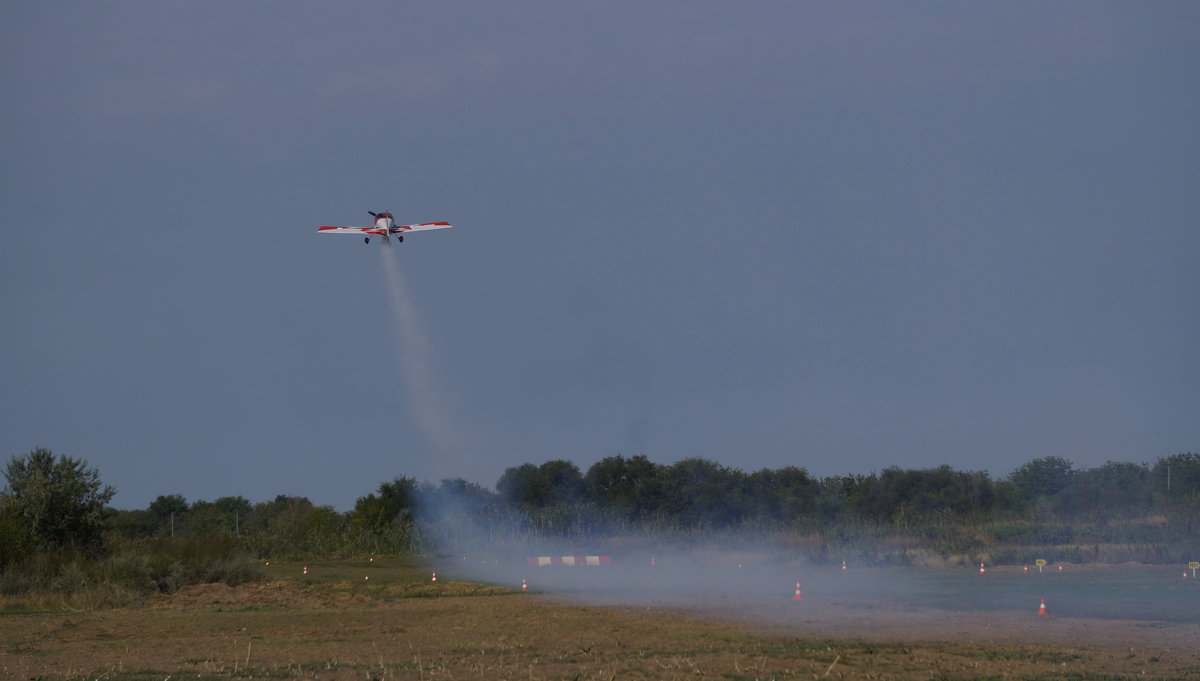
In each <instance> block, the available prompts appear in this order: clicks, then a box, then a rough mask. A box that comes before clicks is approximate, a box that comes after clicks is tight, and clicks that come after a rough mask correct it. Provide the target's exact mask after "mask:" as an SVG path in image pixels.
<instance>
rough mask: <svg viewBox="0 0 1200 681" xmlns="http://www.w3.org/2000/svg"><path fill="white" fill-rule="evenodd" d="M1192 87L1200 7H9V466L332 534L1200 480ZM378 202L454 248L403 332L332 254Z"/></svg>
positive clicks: (141, 498)
mask: <svg viewBox="0 0 1200 681" xmlns="http://www.w3.org/2000/svg"><path fill="white" fill-rule="evenodd" d="M1198 72H1200V4H1198V3H1195V2H1150V3H1130V2H1099V1H1091V0H1089V1H1086V2H996V3H990V4H988V3H975V2H970V3H964V2H904V3H899V2H878V3H876V2H868V3H857V2H840V1H839V2H827V3H801V2H695V1H687V2H682V1H681V2H655V1H652V0H638V1H637V2H595V3H577V2H560V1H557V0H554V1H546V2H507V3H479V2H464V3H456V2H428V3H396V2H338V3H332V2H330V3H317V2H272V1H254V2H244V1H238V2H211V1H205V2H137V3H134V2H106V3H100V2H55V3H5V4H4V5H3V7H0V87H2V88H3V93H4V94H3V106H0V125H2V128H3V135H2V136H0V145H2V146H0V173H2V175H0V215H2V216H3V233H4V236H3V244H2V245H0V311H2V316H0V320H2V323H3V329H4V332H3V334H2V335H0V455H2V456H3V457H4V458H5V459H7V458H8V457H10V456H13V455H20V454H24V453H27V452H28V451H30V450H32V449H33V448H34V447H37V446H42V447H48V448H50V449H52V450H54V451H55V452H58V453H62V454H68V455H70V456H74V457H79V458H84V459H87V460H88V462H89V463H90V464H92V465H93V466H95V467H97V468H99V469H100V472H101V474H102V477H103V479H104V480H105V481H106V482H108V483H110V484H112V485H114V486H115V487H116V488H117V489H118V495H117V497H116V499H115V504H116V505H117V506H120V507H124V508H139V507H144V506H145V505H146V504H147V503H149V501H151V500H152V499H153V498H154V497H155V496H157V495H159V494H170V493H179V494H183V495H184V496H186V497H187V498H188V499H189V500H196V499H210V500H211V499H213V498H216V497H220V496H225V495H239V494H240V495H244V496H246V497H248V498H250V499H251V500H254V501H261V500H267V499H270V498H273V497H274V496H275V495H277V494H281V493H286V494H297V495H305V496H308V497H309V498H311V499H312V500H313V501H314V502H316V503H321V504H333V505H335V506H337V507H338V508H347V507H349V506H350V505H352V504H353V501H354V499H355V498H356V497H358V496H361V495H364V494H366V493H368V492H371V491H373V490H374V489H375V488H376V487H377V486H378V484H379V483H380V482H382V481H384V480H389V479H391V478H392V477H394V476H397V475H412V476H415V477H417V478H420V479H427V480H430V481H437V480H439V479H441V478H444V477H464V478H467V479H469V480H473V481H476V482H480V483H482V484H484V485H485V486H489V487H490V486H491V485H493V484H494V483H495V481H496V479H497V477H498V476H499V475H500V474H501V473H502V472H503V470H504V469H505V468H506V467H508V466H513V465H517V464H520V463H524V462H532V463H541V462H542V461H545V460H548V459H553V458H566V459H570V460H573V461H575V462H577V463H578V464H579V465H580V467H581V468H584V469H586V468H587V466H589V465H591V464H592V463H594V462H596V461H598V460H599V459H601V458H603V457H605V456H611V455H614V454H618V453H620V454H626V455H633V454H641V453H644V454H646V455H647V456H649V457H650V458H651V459H653V460H655V461H658V462H661V463H670V462H673V461H676V460H678V459H681V458H685V457H693V456H699V457H705V458H710V459H714V460H717V461H719V462H721V463H722V464H725V465H729V466H734V467H738V468H741V469H744V470H747V471H750V470H757V469H759V468H763V467H770V468H777V467H781V466H785V465H798V466H803V467H805V468H807V469H808V470H809V471H810V472H812V473H814V474H816V475H820V476H824V475H834V474H838V475H840V474H846V473H869V472H871V471H876V470H881V469H883V468H884V467H887V466H889V465H897V466H901V467H905V468H924V467H931V466H937V465H940V464H943V463H948V464H950V465H952V466H954V467H955V468H958V469H961V470H989V471H991V472H992V473H993V474H995V475H996V476H1000V477H1002V476H1005V475H1007V474H1008V473H1009V472H1011V471H1012V469H1013V468H1015V467H1016V466H1018V465H1020V464H1022V463H1024V462H1026V461H1029V460H1032V459H1034V458H1038V457H1043V456H1062V457H1066V458H1068V459H1070V460H1072V461H1073V462H1075V464H1076V465H1077V466H1079V467H1091V466H1095V465H1099V464H1102V463H1104V462H1105V461H1107V460H1120V461H1148V462H1149V461H1154V460H1155V459H1157V458H1158V457H1160V456H1167V455H1170V454H1174V453H1177V452H1181V451H1197V450H1198V449H1200V296H1198V295H1197V291H1198V290H1200V223H1198V219H1197V218H1198V216H1200V210H1198V206H1200V125H1198V124H1197V121H1200V85H1198V84H1200V81H1198V80H1197V73H1198ZM385 209H390V210H392V211H393V212H394V213H395V214H396V217H397V219H398V220H401V221H427V220H443V219H444V220H451V221H453V222H454V224H455V228H454V229H452V230H448V231H441V232H430V233H427V234H418V235H414V236H412V237H410V238H409V239H407V240H406V242H405V243H404V244H403V245H402V246H400V247H399V248H398V249H394V251H395V252H393V253H392V255H397V256H398V257H399V260H400V272H399V276H400V277H401V278H402V281H403V282H406V285H407V288H406V291H405V293H406V296H407V298H406V299H405V300H404V301H401V306H406V308H405V309H407V313H406V317H405V318H402V319H395V318H394V316H395V314H394V313H395V312H396V310H397V309H398V307H397V303H396V301H395V300H393V298H394V297H393V296H390V295H389V281H390V279H389V278H388V276H387V275H388V272H387V270H386V268H385V267H383V266H381V260H380V254H379V252H378V249H379V246H377V245H376V244H375V243H372V244H371V245H370V247H367V246H364V245H363V243H362V242H361V240H359V239H355V238H353V237H338V236H328V235H318V234H317V233H316V231H315V230H316V227H317V226H319V225H324V224H367V222H366V221H367V220H369V216H367V214H366V211H367V210H375V211H379V210H385ZM392 274H396V273H392ZM414 324H416V325H417V326H414ZM397 325H399V328H400V332H399V333H398V332H397ZM421 340H424V341H425V343H421V342H418V341H421ZM425 393H427V396H423V394H425ZM417 400H419V401H420V402H421V404H420V405H419V406H418V405H415V404H414V401H417ZM431 420H432V421H435V422H436V425H435V426H430V425H429V423H428V421H431ZM439 428H442V429H450V430H452V431H453V436H452V437H440V436H439V435H438V429H439Z"/></svg>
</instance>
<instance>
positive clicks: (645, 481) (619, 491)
mask: <svg viewBox="0 0 1200 681" xmlns="http://www.w3.org/2000/svg"><path fill="white" fill-rule="evenodd" d="M662 474H663V467H662V466H660V465H658V464H656V463H654V462H652V461H650V459H648V458H646V456H645V455H644V454H639V455H637V456H633V457H630V458H628V459H627V458H625V457H623V456H620V455H617V456H610V457H607V458H604V459H601V460H600V461H598V462H596V463H595V464H592V467H591V468H589V469H588V471H587V475H585V476H584V483H585V486H586V488H587V496H588V498H590V499H591V500H592V501H594V502H595V503H597V504H599V505H600V506H601V507H603V508H607V509H609V510H611V511H614V512H615V513H617V514H618V515H621V516H624V517H626V518H630V519H634V518H638V517H642V516H644V515H645V514H646V513H649V512H650V511H652V510H653V509H654V508H655V506H656V505H657V504H658V498H659V493H660V492H661V489H662Z"/></svg>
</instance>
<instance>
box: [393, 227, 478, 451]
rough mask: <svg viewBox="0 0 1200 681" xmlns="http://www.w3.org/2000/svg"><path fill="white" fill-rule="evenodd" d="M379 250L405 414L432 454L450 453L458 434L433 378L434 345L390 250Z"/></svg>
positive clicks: (455, 448) (396, 259)
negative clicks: (433, 450) (402, 383)
mask: <svg viewBox="0 0 1200 681" xmlns="http://www.w3.org/2000/svg"><path fill="white" fill-rule="evenodd" d="M378 250H379V252H380V258H381V263H382V267H383V274H384V277H385V279H386V280H387V288H388V295H389V298H390V303H391V307H392V326H393V328H394V331H395V334H396V360H397V362H398V364H399V368H400V373H401V376H402V378H403V382H404V399H405V402H406V403H407V406H408V413H409V415H410V417H411V418H412V420H413V422H414V424H415V425H416V426H417V428H419V429H420V430H421V433H422V434H423V435H424V436H425V439H426V440H427V442H428V443H429V445H430V446H431V447H433V448H434V449H435V450H437V451H436V452H435V453H437V454H441V455H445V454H450V453H452V452H454V451H456V450H458V449H459V444H460V442H459V435H458V433H457V431H456V429H455V428H454V427H453V424H452V423H451V419H450V418H449V417H448V413H449V403H448V400H447V399H446V396H445V395H444V394H443V393H442V392H441V391H440V390H439V389H438V386H437V381H436V380H435V377H434V371H433V354H434V353H433V345H432V344H431V343H430V342H429V336H428V334H427V333H426V331H425V324H424V322H423V321H422V319H421V313H420V311H419V310H418V309H417V306H416V305H415V304H414V302H413V298H412V295H411V291H412V289H411V288H410V286H409V285H408V282H406V281H405V278H404V272H403V271H402V270H401V268H400V261H399V259H398V258H397V256H395V255H394V254H393V253H392V250H393V248H392V247H389V246H388V245H386V244H384V245H383V246H382V247H381V248H379V249H378Z"/></svg>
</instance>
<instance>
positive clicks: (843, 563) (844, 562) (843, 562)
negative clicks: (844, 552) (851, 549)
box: [842, 560, 846, 572]
mask: <svg viewBox="0 0 1200 681" xmlns="http://www.w3.org/2000/svg"><path fill="white" fill-rule="evenodd" d="M845 571H846V561H844V560H843V561H842V572H845Z"/></svg>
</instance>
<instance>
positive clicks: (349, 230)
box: [317, 226, 384, 235]
mask: <svg viewBox="0 0 1200 681" xmlns="http://www.w3.org/2000/svg"><path fill="white" fill-rule="evenodd" d="M317 231H318V232H324V233H326V234H360V235H361V234H383V233H384V231H383V230H382V229H377V228H375V227H332V226H325V227H318V228H317Z"/></svg>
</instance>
